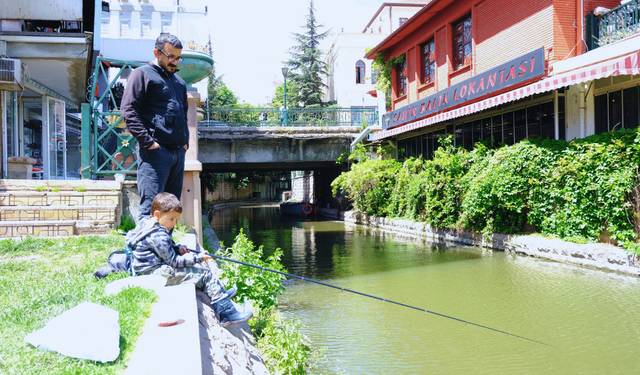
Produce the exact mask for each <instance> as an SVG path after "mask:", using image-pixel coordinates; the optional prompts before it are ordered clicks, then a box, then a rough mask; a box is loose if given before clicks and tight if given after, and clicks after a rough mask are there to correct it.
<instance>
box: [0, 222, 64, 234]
mask: <svg viewBox="0 0 640 375" xmlns="http://www.w3.org/2000/svg"><path fill="white" fill-rule="evenodd" d="M74 232H75V221H73V220H64V221H33V222H24V221H0V237H2V238H6V237H22V236H33V237H54V236H64V237H66V236H73V234H74Z"/></svg>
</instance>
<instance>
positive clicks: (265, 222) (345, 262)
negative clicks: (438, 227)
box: [211, 206, 482, 279]
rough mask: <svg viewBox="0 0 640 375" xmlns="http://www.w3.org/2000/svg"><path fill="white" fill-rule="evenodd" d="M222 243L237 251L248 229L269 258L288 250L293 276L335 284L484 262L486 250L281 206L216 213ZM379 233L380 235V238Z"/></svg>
mask: <svg viewBox="0 0 640 375" xmlns="http://www.w3.org/2000/svg"><path fill="white" fill-rule="evenodd" d="M211 225H212V228H213V229H214V231H215V233H216V235H217V236H218V239H219V240H220V241H222V242H224V244H225V246H227V247H228V246H231V245H232V244H233V242H234V238H235V237H236V236H237V235H238V233H239V232H240V229H243V230H244V233H245V234H246V235H247V237H248V238H249V239H250V240H251V241H253V243H254V244H255V245H256V246H264V248H263V250H264V253H265V255H270V254H271V253H272V252H273V250H274V249H275V248H280V249H282V250H283V253H284V255H283V259H282V263H283V264H284V266H285V268H286V269H287V270H288V271H289V272H290V273H293V274H296V275H300V276H304V277H307V278H314V279H333V278H343V277H349V276H357V275H366V274H372V273H378V272H385V271H392V270H396V269H402V268H413V267H416V266H425V265H428V264H434V265H435V264H440V263H446V262H452V261H465V260H472V259H479V258H480V257H482V253H481V251H479V250H478V249H474V248H464V247H460V246H459V245H453V244H450V243H438V244H435V243H430V242H427V241H425V240H422V239H416V238H412V237H403V236H399V235H389V234H388V233H385V232H381V231H374V230H371V229H368V228H365V227H362V226H356V225H348V224H345V223H344V222H339V221H331V220H324V219H314V220H302V219H301V218H295V217H287V216H282V215H281V214H280V212H279V208H278V206H267V207H265V206H240V207H234V208H229V209H224V210H221V211H218V212H216V214H215V215H214V217H213V220H212V222H211ZM374 233H375V235H374Z"/></svg>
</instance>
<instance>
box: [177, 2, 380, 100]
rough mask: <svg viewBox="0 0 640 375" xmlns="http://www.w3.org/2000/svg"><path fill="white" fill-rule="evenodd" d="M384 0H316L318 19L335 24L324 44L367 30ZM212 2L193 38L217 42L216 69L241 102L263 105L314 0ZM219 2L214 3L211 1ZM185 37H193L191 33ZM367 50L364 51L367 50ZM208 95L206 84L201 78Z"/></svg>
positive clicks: (203, 92)
mask: <svg viewBox="0 0 640 375" xmlns="http://www.w3.org/2000/svg"><path fill="white" fill-rule="evenodd" d="M383 2H384V1H382V0H314V8H315V10H316V11H315V16H316V21H317V22H318V23H319V24H322V25H324V27H323V28H321V29H320V30H319V31H320V32H322V31H327V30H329V29H331V32H330V35H329V36H327V37H326V38H325V39H324V40H323V41H322V42H321V46H320V48H321V49H322V51H323V52H326V51H327V50H328V49H329V48H330V47H331V44H332V43H333V41H334V40H335V38H336V35H337V33H339V32H341V31H342V30H344V32H345V33H359V32H362V30H363V29H364V27H365V26H366V25H367V23H368V22H369V20H371V18H372V17H373V15H374V13H375V12H376V11H377V10H378V8H380V6H381V5H382V3H383ZM207 3H209V14H208V15H207V16H206V17H205V20H204V22H201V23H197V24H196V23H195V22H194V25H191V26H190V27H189V28H190V30H185V27H184V26H183V27H182V29H183V30H184V31H183V33H190V34H191V39H192V40H194V41H196V42H197V43H199V44H203V45H204V44H206V43H207V41H208V37H209V35H211V43H212V46H213V59H214V61H215V67H216V75H218V76H220V75H223V77H222V80H223V81H224V83H225V84H226V85H227V87H229V88H230V89H231V91H233V93H234V94H235V95H236V96H237V97H238V98H239V102H240V103H243V102H245V103H249V104H252V105H260V104H264V103H267V102H269V101H270V100H271V97H272V96H273V94H274V92H275V87H276V86H277V84H281V83H282V81H283V77H282V70H281V69H282V67H283V66H284V64H283V63H282V62H283V61H286V60H288V59H289V55H288V51H289V49H290V48H291V47H292V46H294V45H295V40H294V39H293V34H292V33H304V31H305V30H304V29H303V28H302V26H304V25H305V24H306V19H307V15H308V14H309V1H308V0H273V1H262V0H245V1H224V2H222V1H221V2H218V1H216V2H215V3H211V2H208V1H207ZM211 4H213V5H211ZM181 39H183V40H188V39H189V36H188V35H182V36H181ZM363 55H364V52H363ZM196 87H197V88H198V91H199V92H200V94H201V96H202V98H203V99H204V98H205V96H206V84H205V83H204V82H200V83H198V84H196Z"/></svg>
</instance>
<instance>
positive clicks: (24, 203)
mask: <svg viewBox="0 0 640 375" xmlns="http://www.w3.org/2000/svg"><path fill="white" fill-rule="evenodd" d="M121 212H122V194H121V183H120V182H118V181H92V180H64V181H62V180H45V181H43V180H0V238H6V237H21V236H35V237H51V236H74V235H88V234H106V233H109V231H111V230H112V229H114V228H116V227H117V226H118V225H119V222H120V215H121Z"/></svg>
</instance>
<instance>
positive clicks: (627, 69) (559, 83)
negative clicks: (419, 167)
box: [373, 51, 640, 141]
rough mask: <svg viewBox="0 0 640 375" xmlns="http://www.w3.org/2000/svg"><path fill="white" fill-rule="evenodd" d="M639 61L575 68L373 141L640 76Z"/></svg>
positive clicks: (638, 56) (639, 55) (637, 56)
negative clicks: (601, 82)
mask: <svg viewBox="0 0 640 375" xmlns="http://www.w3.org/2000/svg"><path fill="white" fill-rule="evenodd" d="M639 61H640V51H638V52H634V53H632V54H629V55H626V56H622V57H618V58H615V59H611V60H609V61H606V62H603V63H600V64H597V65H593V66H588V67H584V68H580V69H576V70H574V71H571V72H567V73H563V74H558V75H556V76H552V77H547V78H545V79H542V80H540V81H538V82H534V83H532V84H529V85H527V86H523V87H520V88H517V89H515V90H511V91H508V92H505V93H502V94H499V95H496V96H492V97H490V98H487V99H484V100H481V101H478V102H475V103H472V104H468V105H466V106H463V107H460V108H456V109H452V110H450V111H446V112H442V113H438V114H437V115H434V116H431V117H427V118H424V119H421V120H418V121H414V122H412V123H409V124H406V125H402V126H399V127H397V128H393V129H389V130H385V131H381V132H377V133H375V134H374V135H373V139H374V140H376V141H378V140H381V139H385V138H388V137H391V136H394V135H397V134H401V133H405V132H408V131H411V130H415V129H419V128H423V127H426V126H429V125H432V124H437V123H439V122H442V121H447V120H452V119H454V118H457V117H462V116H466V115H470V114H473V113H477V112H480V111H483V110H485V109H489V108H493V107H497V106H499V105H501V104H504V103H509V102H512V101H516V100H519V99H522V98H526V97H528V96H531V95H534V94H541V93H544V92H548V91H551V90H556V89H559V88H562V87H566V86H571V85H575V84H578V83H583V82H587V81H592V80H595V79H600V78H606V77H610V76H618V75H625V74H632V75H635V74H640V66H639V64H638V62H639Z"/></svg>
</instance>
